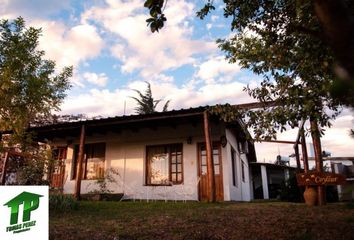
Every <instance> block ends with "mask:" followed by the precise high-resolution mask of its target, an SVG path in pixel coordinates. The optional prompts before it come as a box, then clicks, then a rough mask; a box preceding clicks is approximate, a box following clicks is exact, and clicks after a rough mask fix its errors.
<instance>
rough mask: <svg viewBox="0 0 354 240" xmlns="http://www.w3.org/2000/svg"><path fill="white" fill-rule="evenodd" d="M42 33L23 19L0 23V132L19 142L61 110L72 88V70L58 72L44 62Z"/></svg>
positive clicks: (50, 64)
mask: <svg viewBox="0 0 354 240" xmlns="http://www.w3.org/2000/svg"><path fill="white" fill-rule="evenodd" d="M40 34H41V30H40V29H35V28H33V27H29V28H26V27H25V21H24V20H23V19H22V18H21V17H19V18H17V19H16V20H14V21H13V22H9V21H8V20H1V22H0V130H11V131H13V133H14V135H13V136H15V137H19V138H20V139H21V138H25V137H24V136H23V135H24V134H25V133H24V131H25V129H26V128H27V127H28V126H30V124H31V123H32V122H34V121H36V120H38V119H43V118H47V117H48V116H49V115H50V114H51V111H52V110H58V109H59V105H60V103H61V102H62V100H63V98H64V97H65V96H66V94H65V91H66V90H67V89H68V88H69V87H70V84H69V80H68V79H69V78H70V77H71V75H72V67H66V68H64V69H63V70H62V71H61V72H59V73H57V71H56V69H55V62H54V61H51V60H46V59H43V56H44V51H39V50H37V47H38V38H39V37H40ZM17 140H18V139H17Z"/></svg>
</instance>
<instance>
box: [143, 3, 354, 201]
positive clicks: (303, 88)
mask: <svg viewBox="0 0 354 240" xmlns="http://www.w3.org/2000/svg"><path fill="white" fill-rule="evenodd" d="M146 2H151V4H150V5H149V4H146V5H147V7H148V8H149V9H150V14H151V18H150V21H148V25H149V24H150V27H151V25H152V23H153V22H154V20H153V19H157V20H158V19H159V18H160V19H162V17H164V16H163V15H162V13H160V12H159V11H157V10H156V9H155V8H152V7H153V6H156V1H153V0H148V1H146ZM313 2H315V6H316V11H315V10H314V3H313ZM332 2H333V1H332ZM341 2H342V3H344V4H345V6H346V7H347V11H346V13H347V12H349V13H350V14H351V15H353V11H354V3H353V1H350V2H349V1H345V0H342V1H341ZM326 4H327V6H328V4H329V5H330V4H331V1H323V2H322V3H319V2H318V1H302V0H279V1H260V0H259V1H241V0H234V1H224V16H225V17H226V18H228V17H231V18H232V21H231V31H232V33H233V36H232V37H230V38H229V39H223V40H218V41H217V42H218V43H219V47H220V48H221V49H222V50H223V51H224V52H225V53H226V58H227V59H228V60H229V61H230V62H231V63H235V62H236V61H238V62H239V64H240V65H241V66H242V67H243V68H248V69H251V70H252V71H253V72H254V73H256V74H259V75H261V76H263V81H262V82H261V84H260V86H258V87H256V88H254V89H251V88H250V87H247V88H246V89H245V90H246V91H247V93H248V94H249V95H250V96H252V97H254V98H255V99H257V100H258V101H259V102H263V103H272V105H271V106H269V105H268V106H267V107H265V108H260V109H256V110H253V111H246V112H244V113H243V116H244V117H245V119H246V122H247V125H248V126H251V127H253V129H254V136H255V138H256V139H269V138H275V137H276V133H277V131H284V130H286V128H287V127H288V126H290V127H296V126H298V123H299V121H301V120H310V130H311V131H310V132H311V136H312V139H313V144H314V150H315V158H316V169H317V170H318V171H322V161H321V159H322V158H321V144H320V136H321V135H322V134H323V133H324V131H323V127H326V126H327V127H330V126H331V122H330V121H331V120H333V119H335V117H336V116H337V115H338V114H339V112H340V106H341V103H345V104H349V105H350V104H351V105H354V101H353V100H354V97H353V96H354V81H353V79H354V78H353V76H350V74H351V72H352V71H351V64H343V62H341V61H342V59H341V58H339V63H340V64H342V67H343V68H344V69H346V71H345V72H344V75H349V76H350V77H349V79H350V81H349V83H348V84H347V85H346V87H345V88H344V90H343V87H342V86H343V85H341V84H340V85H341V89H339V91H337V95H338V92H339V93H340V94H339V95H341V94H342V95H344V96H345V97H344V98H343V97H338V96H335V95H330V92H331V91H333V89H335V86H336V84H334V83H336V82H337V81H336V78H337V77H336V75H335V74H334V71H333V69H340V68H338V67H336V64H337V63H336V61H335V59H334V56H335V55H337V57H338V56H339V55H340V54H338V51H339V50H338V49H337V48H335V47H334V46H335V45H336V43H335V41H334V40H333V39H334V38H329V36H332V37H333V35H334V34H333V33H330V30H331V28H326V27H327V26H328V24H329V22H328V21H327V23H326V19H327V18H326V17H323V18H321V12H322V13H323V12H324V10H325V9H326V8H325V5H326ZM160 5H161V4H160ZM214 9H215V7H214V6H213V1H212V0H208V1H207V3H206V4H205V6H204V7H203V8H202V9H201V10H200V11H199V12H198V13H197V15H198V16H199V17H200V18H201V19H203V18H204V17H206V15H208V13H209V12H210V11H212V10H214ZM316 13H317V15H316ZM333 17H334V16H333V14H331V15H330V18H332V20H333ZM337 17H338V16H337ZM148 20H149V19H148ZM162 20H163V19H162ZM331 23H332V22H331ZM322 24H327V25H322ZM350 24H352V23H350ZM350 24H349V26H351V25H350ZM159 26H161V24H160V25H159ZM162 26H163V25H162ZM323 26H324V27H323ZM151 30H152V31H153V29H151ZM349 31H353V29H349ZM346 40H348V38H346ZM351 41H352V39H349V41H339V42H347V43H348V42H349V43H350V42H351ZM328 42H329V43H330V44H328ZM337 44H338V43H337ZM330 46H332V48H330ZM347 47H348V48H350V50H351V49H352V48H353V46H352V45H351V44H349V45H348V46H347ZM334 52H335V53H337V54H334ZM350 52H351V51H350ZM349 55H350V54H349ZM345 56H348V54H346V55H345ZM342 75H343V74H342ZM337 76H341V74H338V75H337ZM337 85H338V84H337ZM213 112H217V113H219V114H221V115H222V117H223V118H225V119H230V118H232V117H235V116H240V114H242V113H240V112H238V111H237V110H235V109H234V108H232V107H231V106H218V107H217V108H215V109H213ZM319 192H321V190H319ZM319 199H320V200H322V199H323V197H322V196H321V198H319Z"/></svg>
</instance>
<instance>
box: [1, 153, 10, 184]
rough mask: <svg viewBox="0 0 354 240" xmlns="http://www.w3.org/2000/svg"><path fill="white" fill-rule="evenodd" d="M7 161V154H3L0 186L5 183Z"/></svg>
mask: <svg viewBox="0 0 354 240" xmlns="http://www.w3.org/2000/svg"><path fill="white" fill-rule="evenodd" d="M8 159H9V152H5V157H4V162H3V166H2V172H1V185H5V182H6V168H7V161H8Z"/></svg>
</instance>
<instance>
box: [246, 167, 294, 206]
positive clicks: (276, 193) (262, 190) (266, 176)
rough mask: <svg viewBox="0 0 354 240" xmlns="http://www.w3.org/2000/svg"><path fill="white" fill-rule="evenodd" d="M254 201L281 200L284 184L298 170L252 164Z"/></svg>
mask: <svg viewBox="0 0 354 240" xmlns="http://www.w3.org/2000/svg"><path fill="white" fill-rule="evenodd" d="M250 166H251V179H252V193H253V196H252V199H279V198H280V191H281V185H282V184H284V183H285V182H286V181H287V180H288V179H289V177H290V175H291V174H294V173H295V170H296V168H295V167H290V166H287V165H284V164H282V165H281V164H273V163H261V162H252V163H250Z"/></svg>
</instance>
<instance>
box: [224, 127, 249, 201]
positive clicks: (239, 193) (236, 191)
mask: <svg viewBox="0 0 354 240" xmlns="http://www.w3.org/2000/svg"><path fill="white" fill-rule="evenodd" d="M225 133H226V138H227V140H228V144H227V146H226V147H225V148H224V152H225V153H224V155H225V156H227V159H225V160H224V173H227V174H224V181H225V183H224V192H225V200H226V201H229V200H231V201H250V200H251V196H250V174H249V164H248V159H247V157H246V155H245V154H241V153H240V152H239V150H238V147H237V145H238V142H237V139H236V137H235V135H234V134H233V133H232V132H231V131H230V130H229V129H226V130H225ZM231 147H232V148H233V149H234V150H235V152H236V178H237V186H234V185H233V181H232V163H231V159H232V158H231ZM242 161H243V162H244V167H245V169H244V170H245V181H244V182H243V181H242V167H241V164H242ZM226 196H227V197H228V198H226Z"/></svg>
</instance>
